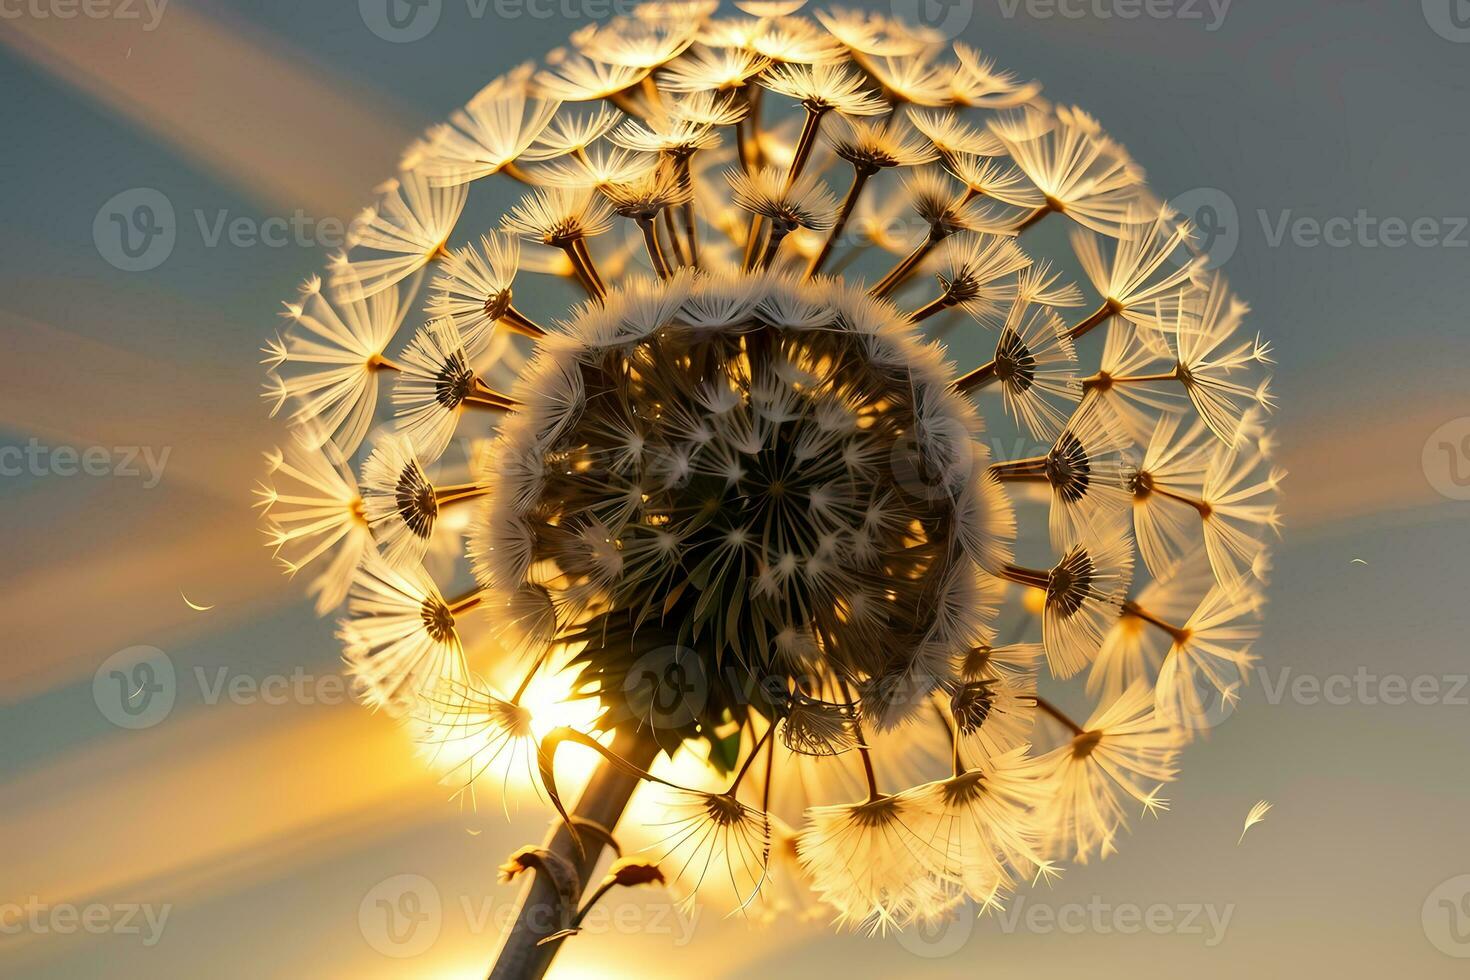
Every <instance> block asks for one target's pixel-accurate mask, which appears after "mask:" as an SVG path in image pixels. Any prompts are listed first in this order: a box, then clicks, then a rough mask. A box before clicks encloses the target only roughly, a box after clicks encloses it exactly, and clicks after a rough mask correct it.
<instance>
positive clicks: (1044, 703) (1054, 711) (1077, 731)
mask: <svg viewBox="0 0 1470 980" xmlns="http://www.w3.org/2000/svg"><path fill="white" fill-rule="evenodd" d="M1036 707H1038V708H1040V709H1041V710H1042V711H1045V712H1046V713H1047V714H1049V715H1051V716H1052V717H1053V718H1055V719H1056V720H1057V721H1059V722H1061V723H1062V724H1063V725H1065V726H1067V728H1068V729H1070V730H1071V732H1072V735H1073V736H1074V737H1075V736H1077V735H1085V734H1087V733H1086V731H1085V730H1084V729H1083V727H1082V726H1081V725H1079V724H1077V723H1076V722H1075V721H1073V720H1072V719H1071V718H1069V717H1068V716H1067V713H1066V712H1064V711H1062V709H1061V708H1058V707H1057V706H1056V705H1054V704H1052V703H1051V702H1050V701H1048V700H1047V699H1046V698H1044V697H1041V696H1040V695H1037V698H1036Z"/></svg>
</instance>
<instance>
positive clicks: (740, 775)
mask: <svg viewBox="0 0 1470 980" xmlns="http://www.w3.org/2000/svg"><path fill="white" fill-rule="evenodd" d="M775 730H776V726H775V725H767V726H766V730H765V732H764V734H762V735H761V737H760V738H758V739H756V743H755V744H754V745H752V746H751V747H750V755H748V756H746V757H745V762H744V763H742V764H741V766H740V771H739V772H737V773H736V774H735V780H734V781H733V782H732V783H730V788H729V789H728V790H726V791H725V795H726V796H734V795H735V791H736V790H737V789H739V788H740V780H742V779H744V778H745V773H746V772H747V771H748V770H749V769H750V764H751V763H752V762H754V761H755V757H756V756H757V755H758V754H760V750H761V749H762V748H763V747H764V746H765V744H766V739H768V738H770V737H771V732H773V731H775Z"/></svg>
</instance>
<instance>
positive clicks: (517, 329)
mask: <svg viewBox="0 0 1470 980" xmlns="http://www.w3.org/2000/svg"><path fill="white" fill-rule="evenodd" d="M500 322H501V323H503V324H505V329H507V330H509V331H510V332H511V333H518V334H520V335H521V336H522V337H530V338H531V339H532V340H540V339H541V338H542V337H545V336H546V331H545V330H544V329H543V328H542V326H541V325H540V324H539V323H537V322H536V321H535V320H532V319H531V318H530V317H528V316H526V315H525V314H524V313H522V312H521V311H520V310H518V309H516V308H515V307H514V306H507V307H506V308H505V312H504V313H502V314H500Z"/></svg>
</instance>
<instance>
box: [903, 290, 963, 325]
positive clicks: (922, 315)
mask: <svg viewBox="0 0 1470 980" xmlns="http://www.w3.org/2000/svg"><path fill="white" fill-rule="evenodd" d="M954 305H955V303H954V300H953V299H951V298H950V295H949V293H945V294H944V295H943V296H940V297H937V298H935V299H932V300H930V301H929V302H927V303H925V304H924V305H923V306H921V307H919V308H918V309H917V310H915V311H914V312H912V313H910V314H909V319H910V320H912V321H913V322H915V323H920V322H922V321H924V320H927V319H929V318H930V317H931V316H933V315H934V314H936V313H943V312H944V311H945V310H947V309H949V308H950V307H951V306H954Z"/></svg>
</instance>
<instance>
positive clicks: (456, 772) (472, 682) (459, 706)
mask: <svg viewBox="0 0 1470 980" xmlns="http://www.w3.org/2000/svg"><path fill="white" fill-rule="evenodd" d="M522 694H524V689H523V690H522V691H520V692H518V693H517V695H516V696H515V697H513V698H510V699H507V698H502V697H500V696H499V695H497V694H496V693H495V692H494V691H493V690H492V689H491V687H490V685H489V684H488V683H486V682H485V681H484V680H483V679H481V678H478V677H471V678H469V679H468V680H466V681H463V682H461V681H456V680H446V681H445V682H444V683H443V685H442V686H441V687H440V688H439V689H438V690H436V691H430V692H427V693H426V694H425V695H424V697H423V698H422V699H421V700H420V701H419V702H418V703H417V706H416V709H415V714H414V719H413V720H414V722H415V723H416V727H417V728H418V730H419V734H418V739H419V743H420V744H421V745H422V746H423V747H424V749H425V751H426V753H427V754H428V756H429V757H430V760H431V763H435V764H438V763H443V768H444V769H445V772H444V776H443V780H444V782H446V783H452V784H454V785H455V793H456V795H460V796H463V797H466V798H468V799H469V800H470V801H472V802H473V800H474V797H475V787H476V784H477V783H479V782H480V781H481V780H482V779H484V778H485V777H486V776H487V775H492V776H497V777H499V782H500V795H501V798H502V800H504V799H506V798H507V797H508V795H509V794H508V793H507V791H506V788H507V786H508V785H509V783H510V780H511V778H512V777H513V776H514V775H516V774H517V773H520V774H522V775H523V776H524V777H525V778H526V779H527V780H530V779H533V778H534V765H535V758H536V738H535V732H534V730H533V728H532V726H531V721H532V715H531V711H530V709H529V708H527V707H526V706H524V705H522V704H520V703H518V702H519V699H520V697H521V695H522Z"/></svg>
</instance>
